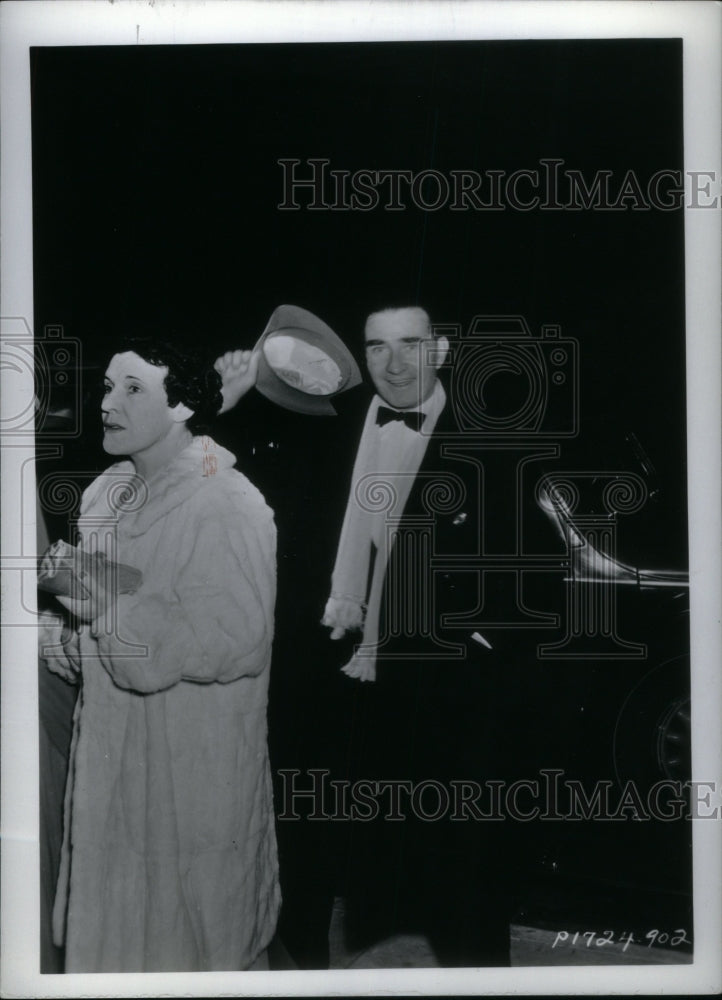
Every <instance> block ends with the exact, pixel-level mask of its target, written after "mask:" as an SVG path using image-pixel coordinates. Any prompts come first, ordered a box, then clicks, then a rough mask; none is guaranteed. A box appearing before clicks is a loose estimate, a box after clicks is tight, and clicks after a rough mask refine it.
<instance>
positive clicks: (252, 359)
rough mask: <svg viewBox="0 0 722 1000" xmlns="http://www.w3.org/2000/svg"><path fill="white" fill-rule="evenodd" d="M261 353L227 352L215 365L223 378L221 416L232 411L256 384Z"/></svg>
mask: <svg viewBox="0 0 722 1000" xmlns="http://www.w3.org/2000/svg"><path fill="white" fill-rule="evenodd" d="M259 359H260V351H259V350H253V351H226V353H225V354H223V355H222V356H221V357H220V358H217V359H216V363H215V364H214V365H213V367H214V368H215V370H216V371H217V372H218V374H219V375H220V376H221V378H222V380H223V385H222V386H221V393H222V395H223V406H222V407H221V408H220V410H219V411H218V412H219V414H221V413H226V412H227V411H228V410H232V409H233V407H234V406H235V405H236V403H237V402H238V401H239V400H240V399H242V398H243V396H245V395H246V393H247V392H248V390H249V389H252V388H253V386H254V385H255V384H256V378H257V377H258V362H259Z"/></svg>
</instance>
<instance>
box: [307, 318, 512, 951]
mask: <svg viewBox="0 0 722 1000" xmlns="http://www.w3.org/2000/svg"><path fill="white" fill-rule="evenodd" d="M365 340H366V363H367V367H368V371H369V375H370V376H371V380H372V382H373V384H374V387H375V389H376V395H375V396H374V398H373V400H372V402H371V404H370V407H369V410H368V414H367V417H366V422H365V425H364V429H363V432H362V435H361V440H360V443H359V448H358V452H357V455H356V461H355V466H354V470H353V475H352V480H351V485H350V490H349V499H348V504H347V508H346V514H345V519H344V524H343V528H342V532H341V538H340V542H339V547H338V553H337V558H336V564H335V568H334V572H333V578H332V591H331V596H330V598H329V600H328V603H327V605H326V610H325V614H324V619H323V623H324V624H325V625H327V626H329V627H330V628H331V629H332V631H331V638H332V639H334V640H336V641H338V642H340V643H341V644H342V645H343V646H345V647H346V648H345V649H344V651H343V659H344V660H346V659H347V657H348V661H347V662H346V663H345V664H344V666H343V667H342V670H343V672H344V673H345V674H346V675H347V678H348V680H346V681H345V683H346V684H347V685H349V686H353V687H354V692H353V694H352V695H351V698H352V703H353V707H352V710H351V712H350V713H349V715H348V716H347V718H348V720H349V721H348V727H347V734H346V738H347V742H346V746H345V754H344V756H345V759H346V760H347V761H348V762H349V763H348V773H347V775H346V776H345V777H347V779H348V780H349V781H350V785H351V788H352V789H353V788H354V787H356V788H358V787H360V786H359V783H360V782H371V783H376V784H375V785H374V784H372V787H373V788H375V789H376V792H377V796H378V801H377V815H375V816H372V817H371V818H369V817H368V816H363V817H361V816H359V818H358V821H357V822H354V821H353V820H352V822H351V830H350V835H349V836H348V839H347V841H346V848H345V851H344V860H343V868H344V874H345V886H344V892H345V895H346V910H347V918H348V929H349V933H350V936H351V941H352V943H354V942H355V943H356V944H357V945H362V944H364V943H369V944H370V943H371V942H373V941H374V940H378V939H380V938H382V937H385V936H388V935H391V934H393V933H399V932H403V931H414V930H415V931H419V932H423V933H425V934H427V935H428V937H429V939H430V941H431V944H432V946H433V947H434V949H435V951H436V954H437V956H438V959H439V961H440V964H442V965H448V966H478V965H508V964H509V917H510V903H509V899H510V891H509V890H510V883H509V875H508V866H507V864H506V861H505V856H506V854H507V850H506V848H507V845H508V833H509V831H508V829H506V828H505V827H508V824H505V823H504V821H503V820H501V818H500V817H499V816H497V818H496V819H484V818H481V816H480V813H481V812H483V809H480V808H477V807H475V808H471V807H464V804H463V802H460V798H459V796H461V798H462V799H463V796H464V794H467V795H468V794H470V789H472V788H473V787H474V786H473V782H478V783H481V782H484V781H486V780H487V779H499V778H500V776H501V773H502V771H503V769H504V753H503V749H502V748H503V743H504V738H505V737H508V735H509V727H508V725H506V723H505V718H506V713H505V711H504V706H505V704H506V700H507V698H506V695H505V693H504V663H503V657H502V656H499V655H498V654H497V653H496V652H495V651H494V650H492V648H491V644H490V643H489V642H488V640H487V639H486V638H485V637H484V636H482V635H481V634H480V633H479V632H478V631H474V630H473V628H472V627H465V625H464V623H463V620H462V621H459V618H462V619H463V615H464V614H465V613H466V615H467V616H468V618H469V621H472V620H473V617H474V616H473V612H474V611H475V610H476V609H478V608H479V607H480V606H481V605H482V604H483V602H484V599H485V595H484V594H483V593H482V588H481V584H480V579H479V577H478V574H477V573H476V572H474V568H473V557H474V555H475V554H479V553H480V552H481V544H482V509H481V482H480V480H481V470H480V465H479V463H478V462H476V461H474V457H473V451H474V449H473V447H472V448H471V450H469V446H468V443H466V445H465V443H464V438H463V435H460V434H459V432H458V429H457V427H456V424H455V420H454V413H453V406H452V404H451V401H450V400H449V399H448V398H447V393H446V390H445V389H444V387H443V385H442V382H441V381H440V379H439V378H438V369H439V368H440V367H441V365H442V364H443V363H444V360H445V358H446V356H447V353H448V350H449V344H448V342H447V341H446V338H444V337H435V336H434V334H433V330H432V326H431V323H430V320H429V316H428V315H427V313H426V312H425V311H424V310H423V309H420V308H418V307H407V308H395V309H385V310H383V311H380V312H376V313H373V314H371V315H370V316H369V318H368V320H367V323H366V328H365ZM465 558H466V559H467V564H466V567H465V568H462V569H460V568H459V567H460V565H462V566H463V560H464V559H465ZM486 596H487V598H488V595H486ZM454 615H456V616H457V621H456V622H454V621H453V617H452V616H454ZM359 637H360V640H361V641H360V642H359ZM364 787H365V788H368V786H366V785H365V786H364ZM464 789H466V791H464ZM382 790H383V791H382ZM384 792H385V793H386V795H387V797H386V798H384V797H383V795H384ZM351 794H352V797H353V791H352V793H351ZM392 795H393V796H394V799H393V802H392V801H391V796H392Z"/></svg>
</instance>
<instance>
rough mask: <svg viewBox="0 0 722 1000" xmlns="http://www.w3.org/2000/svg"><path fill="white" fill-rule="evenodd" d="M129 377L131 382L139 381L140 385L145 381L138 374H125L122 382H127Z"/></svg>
mask: <svg viewBox="0 0 722 1000" xmlns="http://www.w3.org/2000/svg"><path fill="white" fill-rule="evenodd" d="M130 379H132V380H133V382H140V384H141V385H145V382H144V381H143V379H142V378H140V376H138V375H125V376H124V377H123V381H124V382H128V381H129V380H130Z"/></svg>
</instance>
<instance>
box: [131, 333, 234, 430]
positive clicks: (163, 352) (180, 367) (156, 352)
mask: <svg viewBox="0 0 722 1000" xmlns="http://www.w3.org/2000/svg"><path fill="white" fill-rule="evenodd" d="M129 351H132V352H133V353H134V354H137V355H138V357H139V358H142V359H143V361H147V362H148V364H150V365H156V367H158V368H167V369H168V374H167V375H166V377H165V380H164V382H163V386H164V388H165V391H166V395H167V396H168V405H169V406H176V405H177V404H178V403H183V404H184V405H185V406H187V407H188V409H189V410H193V416H192V417H190V418H189V419H188V421H187V422H186V426H187V427H188V430H190V431H192V432H193V433H194V434H199V433H203V432H204V431H206V430H207V429H208V424H209V423H210V422H211V421H212V420H213V419H214V418H215V417H216V415H217V414H218V411H219V410H220V408H221V405H222V403H223V397H222V395H221V384H222V383H221V376H220V375H219V374H218V372H217V371H216V370H215V369H214V368H212V367H211V366H210V365H207V364H204V363H203V362H202V361H201V360H200V358H199V357H198V355H197V354H195V353H194V352H192V351H190V350H186V348H185V347H183V348H180V347H175V346H174V345H173V344H170V343H168V342H167V341H165V340H161V339H159V338H156V337H124V338H122V339H120V340H119V341H117V342H115V343H114V344H113V356H114V355H116V354H125V353H127V352H129Z"/></svg>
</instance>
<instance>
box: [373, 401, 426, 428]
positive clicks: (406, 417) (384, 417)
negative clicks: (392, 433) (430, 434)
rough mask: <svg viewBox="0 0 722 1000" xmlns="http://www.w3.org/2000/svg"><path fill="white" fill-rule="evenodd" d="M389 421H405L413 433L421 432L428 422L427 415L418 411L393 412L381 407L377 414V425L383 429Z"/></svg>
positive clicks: (386, 407)
mask: <svg viewBox="0 0 722 1000" xmlns="http://www.w3.org/2000/svg"><path fill="white" fill-rule="evenodd" d="M389 420H403V422H404V423H405V424H406V426H407V427H410V428H411V430H412V431H420V430H421V428H422V427H423V426H424V420H426V414H425V413H419V411H418V410H391V409H389V407H388V406H379V408H378V410H377V412H376V423H377V424H378V425H379V427H383V426H384V424H387V423H388V422H389Z"/></svg>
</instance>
